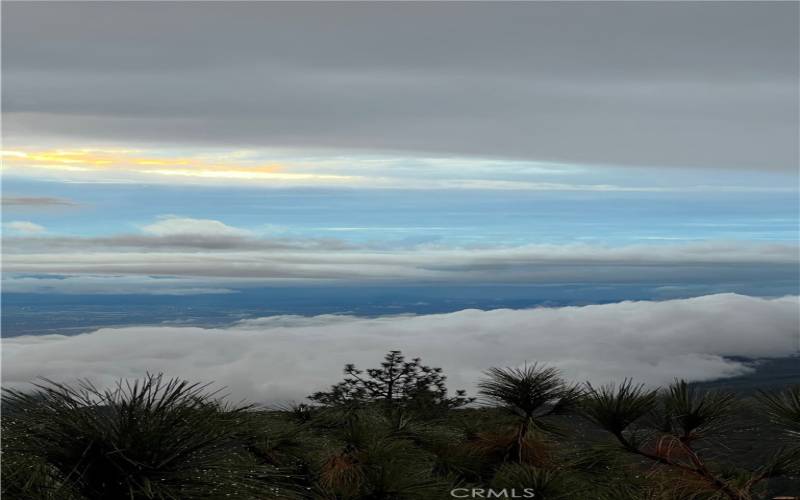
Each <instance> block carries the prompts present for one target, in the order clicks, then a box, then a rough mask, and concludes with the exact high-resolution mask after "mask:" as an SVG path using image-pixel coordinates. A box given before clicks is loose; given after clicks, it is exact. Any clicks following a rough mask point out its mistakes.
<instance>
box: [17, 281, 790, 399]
mask: <svg viewBox="0 0 800 500" xmlns="http://www.w3.org/2000/svg"><path fill="white" fill-rule="evenodd" d="M798 335H800V329H799V327H798V299H797V298H796V297H792V298H782V299H770V300H767V299H759V298H754V297H747V296H741V295H733V294H723V295H710V296H705V297H699V298H693V299H682V300H670V301H664V302H622V303H618V304H609V305H594V306H585V307H563V308H553V309H543V308H540V309H528V310H508V309H501V310H493V311H478V310H463V311H459V312H455V313H450V314H438V315H423V316H399V317H398V316H395V317H381V318H371V319H368V318H357V317H348V316H317V317H312V318H301V317H296V316H281V317H273V318H263V319H258V320H246V321H243V322H241V323H239V324H236V325H234V326H232V327H229V328H214V329H204V328H190V327H171V326H170V327H166V326H165V327H130V328H119V329H101V330H98V331H96V332H93V333H87V334H82V335H76V336H71V337H70V336H63V335H44V336H26V337H13V338H6V339H3V384H4V385H8V386H24V385H25V384H26V383H28V382H29V381H31V380H33V379H35V378H36V377H40V376H44V377H50V378H54V379H57V380H74V379H77V378H88V379H90V380H93V381H95V382H96V383H98V384H101V385H104V384H109V383H112V382H113V381H114V379H116V378H117V377H138V376H141V375H143V374H144V373H145V372H146V371H151V372H159V371H164V372H165V373H167V374H168V375H171V376H179V377H185V378H188V379H191V380H202V381H216V382H217V383H219V384H222V385H226V386H228V388H229V389H230V391H231V393H232V396H233V397H234V398H241V397H246V398H250V399H252V400H257V401H276V400H283V399H299V398H302V397H303V396H305V395H307V394H309V393H310V392H312V391H314V390H316V389H321V388H323V387H325V386H327V385H328V384H330V383H331V382H333V381H335V380H336V379H337V377H338V376H339V375H340V373H341V369H342V366H343V365H344V364H345V363H348V362H354V363H357V364H359V365H360V366H362V367H366V366H373V365H374V364H376V362H378V361H379V359H380V356H381V355H382V354H383V353H384V352H386V351H387V350H389V349H402V350H403V351H405V352H406V353H407V354H409V355H414V356H416V355H419V356H422V357H423V359H424V360H425V361H426V362H428V363H430V364H433V365H436V366H442V367H444V369H445V371H446V373H447V374H448V376H449V385H450V387H451V388H465V389H469V390H474V386H475V382H476V381H477V379H478V378H479V376H480V373H481V371H482V370H484V369H486V368H488V367H491V366H517V365H521V364H523V363H525V362H528V363H530V362H534V361H540V362H547V363H550V364H553V365H555V366H557V367H559V368H561V369H563V370H564V371H565V373H566V375H567V376H569V377H570V378H573V379H575V380H591V381H593V382H605V381H608V380H620V379H622V378H624V377H634V378H635V379H636V380H637V381H640V382H646V383H651V384H660V383H665V382H669V381H670V380H672V379H673V378H674V377H683V378H687V379H691V380H707V379H712V378H720V377H728V376H733V375H738V374H742V373H745V372H747V371H748V370H749V368H748V367H747V366H746V365H745V364H744V363H742V362H741V361H736V360H731V359H726V358H725V357H728V356H749V357H779V356H788V355H792V354H794V353H796V352H797V347H798Z"/></svg>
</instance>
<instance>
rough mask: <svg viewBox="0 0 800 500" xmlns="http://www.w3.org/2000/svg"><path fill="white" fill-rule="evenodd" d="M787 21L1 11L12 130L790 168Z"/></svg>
mask: <svg viewBox="0 0 800 500" xmlns="http://www.w3.org/2000/svg"><path fill="white" fill-rule="evenodd" d="M798 8H799V7H798V5H797V4H796V3H793V2H785V3H782V2H763V3H755V2H696V3H687V2H681V3H666V2H661V3H659V2H647V3H635V2H624V3H608V2H605V3H582V2H574V3H547V2H532V3H454V2H448V3H441V4H432V3H406V4H403V3H396V4H387V3H384V4H345V3H255V2H252V3H244V2H243V3H236V4H230V3H225V4H223V3H215V2H206V3H123V2H116V3H66V2H64V3H62V2H59V3H53V2H50V3H21V2H20V3H17V2H7V4H6V6H5V9H4V16H3V74H4V81H3V83H4V85H3V107H4V113H5V117H4V118H5V123H4V125H6V129H5V132H4V133H5V134H6V135H7V136H8V137H9V138H11V139H13V140H18V141H21V142H25V141H26V140H29V139H30V138H31V137H36V136H39V135H48V136H50V137H74V136H79V137H81V138H83V139H107V140H116V141H132V142H137V141H138V142H163V143H171V144H178V143H185V142H190V143H195V144H196V145H224V146H236V147H238V146H278V147H298V148H309V147H315V148H329V149H346V150H370V151H376V150H382V151H387V150H388V151H397V150H404V151H412V152H425V153H446V154H461V155H479V156H496V157H515V158H526V159H537V160H555V161H567V162H588V163H619V164H629V165H665V166H673V165H674V166H712V167H747V168H760V169H785V170H786V169H795V168H797V165H798V149H797V135H798V115H797V108H798V95H797V92H796V87H797V84H798V57H797V56H798V52H797V50H798V49H797V47H798V26H797V23H796V19H797V15H798Z"/></svg>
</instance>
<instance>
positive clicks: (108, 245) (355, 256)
mask: <svg viewBox="0 0 800 500" xmlns="http://www.w3.org/2000/svg"><path fill="white" fill-rule="evenodd" d="M797 251H798V250H797V247H796V246H794V245H788V244H755V243H743V242H699V243H692V244H674V245H630V246H624V247H606V246H597V245H524V246H518V247H508V248H452V247H451V248H448V247H438V246H426V245H421V246H417V247H413V248H410V249H395V250H390V249H376V248H370V247H352V246H351V247H348V246H346V245H345V244H343V243H341V242H338V241H336V240H331V241H322V240H309V241H305V240H281V239H276V240H273V239H269V238H263V239H259V238H243V237H236V236H226V235H216V236H212V235H191V234H190V235H168V236H146V235H123V236H112V237H99V238H73V237H50V238H44V237H7V238H5V241H4V252H5V253H4V257H3V266H4V269H5V271H7V272H11V273H13V272H16V273H56V274H106V275H109V274H110V275H170V276H184V277H204V278H230V279H259V280H296V279H304V280H341V281H361V280H373V281H375V280H378V281H379V280H416V281H419V280H422V281H454V282H464V281H476V282H534V283H556V282H561V283H564V282H615V283H621V282H651V281H653V280H657V281H660V282H666V283H678V282H681V281H688V282H692V283H697V282H702V283H719V282H747V281H749V280H789V279H793V278H794V277H795V276H796V275H797V266H798V260H797Z"/></svg>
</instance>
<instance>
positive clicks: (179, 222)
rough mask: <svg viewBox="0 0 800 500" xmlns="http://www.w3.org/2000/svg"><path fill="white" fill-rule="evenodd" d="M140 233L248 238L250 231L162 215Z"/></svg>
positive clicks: (205, 220) (200, 220) (210, 221)
mask: <svg viewBox="0 0 800 500" xmlns="http://www.w3.org/2000/svg"><path fill="white" fill-rule="evenodd" d="M142 232H143V233H145V234H150V235H153V236H178V235H199V236H234V237H246V236H250V235H251V233H250V231H246V230H244V229H240V228H236V227H233V226H229V225H227V224H224V223H222V222H220V221H218V220H213V219H192V218H189V217H178V216H175V215H164V216H161V217H159V218H158V221H157V222H154V223H152V224H148V225H146V226H144V227H142Z"/></svg>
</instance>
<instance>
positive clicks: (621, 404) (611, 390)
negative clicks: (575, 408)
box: [582, 380, 658, 436]
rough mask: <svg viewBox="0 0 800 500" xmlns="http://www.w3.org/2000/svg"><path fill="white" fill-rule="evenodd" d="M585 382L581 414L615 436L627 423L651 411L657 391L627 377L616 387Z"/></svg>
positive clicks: (627, 426) (629, 423) (656, 398)
mask: <svg viewBox="0 0 800 500" xmlns="http://www.w3.org/2000/svg"><path fill="white" fill-rule="evenodd" d="M586 385H587V387H588V393H587V395H586V398H585V399H584V401H583V406H582V409H583V413H584V415H585V416H586V417H588V418H589V420H591V421H592V422H594V423H595V424H597V425H598V426H599V427H600V428H601V429H604V430H606V431H608V432H610V433H611V434H613V435H615V436H622V433H623V432H624V431H626V430H628V428H629V427H630V426H631V424H633V423H634V422H637V421H639V420H640V419H641V418H642V417H644V416H645V415H648V414H649V413H651V412H652V411H653V410H654V409H655V407H656V404H657V402H658V391H656V390H647V389H645V387H644V386H643V385H634V384H633V381H631V380H625V381H623V382H622V383H621V384H619V385H618V386H617V385H615V384H609V385H604V386H601V387H598V388H595V387H593V386H592V385H591V384H586Z"/></svg>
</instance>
